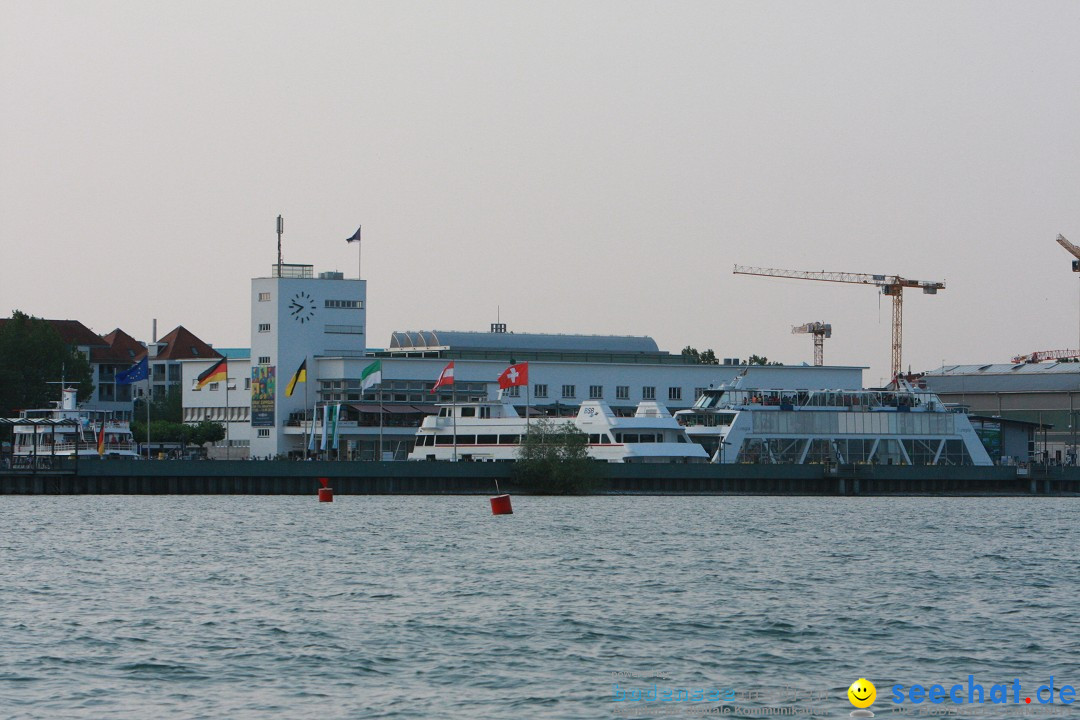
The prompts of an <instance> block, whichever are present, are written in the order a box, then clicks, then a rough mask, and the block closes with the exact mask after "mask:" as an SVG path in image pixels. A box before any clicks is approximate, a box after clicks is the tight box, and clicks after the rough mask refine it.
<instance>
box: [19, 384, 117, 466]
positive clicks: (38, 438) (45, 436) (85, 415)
mask: <svg viewBox="0 0 1080 720" xmlns="http://www.w3.org/2000/svg"><path fill="white" fill-rule="evenodd" d="M75 395H76V391H75V389H74V388H64V390H63V395H62V399H61V400H60V401H59V402H58V403H56V405H57V406H56V407H53V408H48V409H43V410H23V411H22V412H21V413H19V417H18V418H13V419H11V420H10V421H9V423H10V424H11V426H12V430H13V442H12V448H11V453H12V456H13V460H14V464H15V465H25V464H27V463H29V462H32V461H33V460H34V459H38V460H41V459H43V458H48V457H57V458H67V457H73V456H74V455H76V454H78V455H79V456H80V457H88V456H94V457H97V456H99V455H100V456H102V457H106V456H108V457H131V458H133V457H138V453H137V452H136V446H135V438H134V436H133V435H132V433H131V428H130V426H129V425H128V423H127V422H126V421H120V420H108V419H106V417H105V415H106V413H105V412H104V411H102V410H80V409H79V408H78V407H77V406H76V402H75Z"/></svg>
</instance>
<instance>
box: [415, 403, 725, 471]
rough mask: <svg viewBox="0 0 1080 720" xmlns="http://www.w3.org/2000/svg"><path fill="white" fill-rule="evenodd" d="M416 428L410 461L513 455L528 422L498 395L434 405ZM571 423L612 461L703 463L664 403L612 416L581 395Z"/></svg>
mask: <svg viewBox="0 0 1080 720" xmlns="http://www.w3.org/2000/svg"><path fill="white" fill-rule="evenodd" d="M438 407H439V413H438V415H428V416H427V417H426V418H424V421H423V423H421V425H420V428H419V429H418V430H417V432H416V445H415V447H414V448H413V451H412V452H411V453H409V459H410V460H454V459H457V460H461V461H474V462H476V461H481V462H482V461H494V460H516V459H517V457H518V449H519V447H520V446H521V441H522V437H523V436H524V435H525V433H527V432H528V423H527V422H526V419H525V418H523V417H521V416H520V415H519V414H518V412H517V410H516V409H515V408H514V406H513V405H511V404H509V403H508V402H505V401H503V400H495V401H483V402H468V403H457V404H449V405H439V406H438ZM561 422H566V423H571V424H573V426H574V427H576V428H577V429H578V430H580V431H581V432H583V433H585V434H586V435H588V436H589V444H588V450H589V455H590V456H591V457H592V458H593V459H595V460H604V461H606V462H615V463H633V462H637V463H673V462H677V463H691V462H708V460H709V455H708V453H706V452H705V450H704V448H702V447H701V446H700V445H698V444H697V443H694V442H691V441H690V438H689V437H688V436H687V434H686V430H685V429H684V428H683V427H682V426H681V425H679V423H678V422H676V420H675V418H673V417H672V416H671V413H669V412H668V411H667V408H665V407H664V406H663V405H661V404H659V403H656V402H643V403H641V404H640V405H638V407H637V411H636V412H635V413H634V415H633V417H619V416H617V415H616V414H615V413H614V412H613V411H612V410H611V408H610V407H609V406H608V405H607V403H605V402H603V401H602V400H586V401H585V402H583V403H581V407H580V408H579V409H578V414H577V415H576V416H575V417H574V418H572V419H571V418H567V419H565V420H563V421H561Z"/></svg>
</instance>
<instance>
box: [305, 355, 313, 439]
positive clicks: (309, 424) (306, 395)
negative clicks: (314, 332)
mask: <svg viewBox="0 0 1080 720" xmlns="http://www.w3.org/2000/svg"><path fill="white" fill-rule="evenodd" d="M308 385H309V383H308V380H307V355H305V356H304V415H305V416H306V415H307V406H308V395H309V393H308ZM305 419H306V417H305ZM314 427H315V411H314V410H312V411H311V421H310V422H308V426H307V428H306V430H307V432H305V433H304V459H305V460H307V458H308V452H309V450H308V445H309V443H308V432H310V431H311V430H312V428H314Z"/></svg>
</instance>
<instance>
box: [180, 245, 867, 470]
mask: <svg viewBox="0 0 1080 720" xmlns="http://www.w3.org/2000/svg"><path fill="white" fill-rule="evenodd" d="M366 313H367V297H366V282H365V281H364V280H359V279H345V278H344V277H343V276H342V275H341V273H320V274H319V275H317V276H316V275H315V273H314V268H313V267H312V266H310V265H274V266H272V270H271V275H270V277H263V278H255V279H253V280H252V281H251V351H250V357H249V358H247V359H244V358H240V357H237V358H233V357H230V358H229V360H228V364H229V369H228V375H227V377H228V381H227V382H226V383H225V386H222V385H221V384H220V383H219V384H214V383H211V384H209V385H208V386H205V387H203V388H202V389H200V390H196V389H195V380H196V378H197V377H198V376H199V374H200V373H202V372H203V371H205V370H207V369H208V368H209V367H211V365H212V364H213V361H207V360H199V359H189V360H186V361H185V362H183V363H182V367H183V387H184V396H183V405H184V420H185V421H187V422H198V421H200V420H204V419H210V420H215V421H219V422H224V423H225V424H227V426H228V442H227V443H226V444H225V445H224V447H220V448H215V449H214V456H215V457H226V456H229V457H233V458H238V457H248V456H251V457H257V458H266V457H270V458H272V457H280V456H284V457H298V456H303V455H304V454H305V452H308V453H314V454H318V455H320V456H322V457H334V458H341V459H359V460H372V459H377V458H380V457H382V458H387V459H389V458H393V459H404V458H405V457H406V456H407V455H408V453H409V452H410V451H411V450H412V445H413V439H414V436H415V433H416V428H417V427H418V426H419V425H420V422H421V421H422V420H423V418H424V416H425V415H428V414H432V413H435V412H437V407H436V405H437V404H439V403H450V402H453V401H454V400H459V401H465V400H482V399H486V398H494V397H495V396H496V395H497V394H498V392H499V390H498V386H497V383H496V379H497V378H498V376H499V374H500V373H501V372H502V371H503V370H505V369H506V367H507V366H508V365H510V364H512V363H515V362H525V361H527V362H528V363H529V385H528V386H527V387H515V388H510V390H508V391H506V396H507V398H508V399H509V400H510V402H512V403H513V404H514V405H515V406H517V408H518V411H519V413H520V414H522V415H525V413H530V414H531V415H535V416H541V415H542V416H569V415H573V414H575V413H576V412H577V408H578V406H579V405H580V403H581V402H582V401H584V400H596V399H598V400H603V401H604V402H606V403H607V404H608V405H610V406H611V408H612V410H613V411H614V412H616V413H617V414H633V412H634V410H635V408H636V407H637V405H638V403H640V402H642V401H657V402H660V403H662V404H663V405H665V406H666V407H667V408H668V410H670V411H672V412H674V411H675V410H679V409H684V408H689V407H690V406H691V405H693V403H694V400H695V399H696V398H697V397H698V396H699V395H700V394H701V393H702V392H703V391H704V390H705V389H708V388H711V387H718V386H719V385H720V384H721V383H725V382H729V381H731V380H733V379H734V378H735V377H736V376H737V375H738V374H739V373H740V372H742V371H744V370H747V368H746V366H744V365H741V364H739V363H738V361H736V360H727V361H725V364H723V365H703V364H699V363H696V362H694V361H693V360H692V359H690V358H687V357H684V356H683V355H681V354H672V353H669V352H665V351H662V350H660V349H659V348H658V347H657V345H656V342H655V341H654V340H653V339H652V338H650V337H643V336H635V337H621V336H608V335H557V334H534V333H516V332H507V328H506V326H505V325H501V324H495V325H492V327H491V331H490V332H459V331H440V330H431V331H400V332H394V333H392V335H391V338H390V343H389V346H388V347H386V348H382V349H369V348H368V347H367V345H368V343H367V334H366ZM450 361H453V362H454V378H455V381H454V384H453V385H452V386H443V387H440V388H439V390H438V391H437V392H432V387H433V386H434V384H435V381H436V379H437V378H438V377H439V374H440V373H441V372H442V370H443V368H444V367H445V366H446V365H447V363H448V362H450ZM374 363H379V368H380V370H381V382H380V383H379V384H377V385H374V386H371V387H368V388H367V389H364V388H363V383H362V380H361V377H362V376H363V375H364V373H365V371H366V370H369V369H371V368H372V367H373V365H374ZM301 367H303V368H304V370H305V376H306V379H305V381H304V382H298V383H297V384H296V385H295V387H294V389H293V392H292V394H291V395H290V394H288V393H287V389H288V386H289V382H290V380H291V379H292V378H293V377H294V376H295V375H297V373H298V371H299V370H300V369H301ZM862 371H863V369H862V368H859V367H812V366H808V365H800V366H778V365H767V366H758V365H755V366H751V367H750V368H749V369H748V373H749V374H748V378H750V379H751V380H752V381H753V382H755V384H757V385H759V386H760V387H768V388H778V389H779V388H806V389H811V388H813V389H819V388H829V389H859V388H861V387H862ZM226 395H227V396H228V399H227V401H226ZM324 408H333V409H332V410H330V411H329V413H328V414H329V416H330V418H331V419H330V421H329V422H323V415H324V413H327V411H326V410H324ZM335 414H336V420H334V417H335ZM331 427H333V428H334V429H335V430H336V432H332V431H331ZM324 436H326V437H327V439H326V440H324V439H323V438H324ZM334 436H336V440H337V442H336V445H337V447H336V448H335V447H334V445H335V442H334V439H333V438H334Z"/></svg>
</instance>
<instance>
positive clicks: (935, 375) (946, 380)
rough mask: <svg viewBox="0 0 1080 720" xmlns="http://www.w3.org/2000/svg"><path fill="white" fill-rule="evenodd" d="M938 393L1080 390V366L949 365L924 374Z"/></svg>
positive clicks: (1079, 364) (1025, 364)
mask: <svg viewBox="0 0 1080 720" xmlns="http://www.w3.org/2000/svg"><path fill="white" fill-rule="evenodd" d="M922 380H923V381H924V382H925V383H926V386H927V387H928V388H929V389H930V390H932V391H933V392H937V393H964V392H1039V391H1044V392H1055V391H1069V390H1073V391H1075V390H1080V363H1063V362H1045V363H1016V364H1012V363H997V364H994V363H991V364H988V365H946V366H945V367H942V368H938V369H937V370H930V371H928V372H927V373H926V374H925V375H923V377H922Z"/></svg>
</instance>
